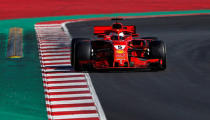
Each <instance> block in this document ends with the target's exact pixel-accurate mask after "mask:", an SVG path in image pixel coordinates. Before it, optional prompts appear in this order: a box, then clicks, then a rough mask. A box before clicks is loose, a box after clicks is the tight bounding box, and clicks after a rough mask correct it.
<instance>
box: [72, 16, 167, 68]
mask: <svg viewBox="0 0 210 120" xmlns="http://www.w3.org/2000/svg"><path fill="white" fill-rule="evenodd" d="M113 20H116V22H115V23H114V24H112V26H95V27H94V34H95V35H96V36H97V37H98V39H95V40H90V39H87V38H75V39H73V40H72V46H71V47H72V54H71V55H72V56H71V58H72V65H73V67H74V68H75V70H79V71H80V70H93V69H115V68H120V69H123V68H149V69H152V70H165V69H166V47H165V44H164V42H163V41H160V40H158V39H157V38H155V37H144V38H141V39H136V37H139V35H138V34H136V28H135V26H134V25H123V24H122V23H119V22H117V20H121V19H119V18H115V19H113Z"/></svg>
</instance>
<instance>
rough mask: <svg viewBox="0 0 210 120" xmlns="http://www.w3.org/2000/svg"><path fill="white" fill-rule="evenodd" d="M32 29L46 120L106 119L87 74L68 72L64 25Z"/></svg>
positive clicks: (68, 44) (66, 41)
mask: <svg viewBox="0 0 210 120" xmlns="http://www.w3.org/2000/svg"><path fill="white" fill-rule="evenodd" d="M62 27H63V28H62ZM61 28H62V29H61ZM35 30H36V33H37V40H38V47H39V56H40V63H41V69H42V78H43V85H44V90H45V99H46V107H47V112H48V119H49V120H106V117H105V115H104V112H103V109H102V107H101V105H100V102H99V100H98V97H97V95H96V93H95V90H94V88H93V85H92V82H91V79H90V77H89V74H88V73H76V72H73V71H72V70H71V59H70V56H71V55H70V54H71V48H70V42H71V37H70V35H69V33H68V32H67V31H66V30H67V29H66V28H65V25H64V24H63V25H62V24H52V22H51V23H50V24H36V25H35Z"/></svg>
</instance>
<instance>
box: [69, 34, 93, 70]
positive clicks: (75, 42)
mask: <svg viewBox="0 0 210 120" xmlns="http://www.w3.org/2000/svg"><path fill="white" fill-rule="evenodd" d="M82 40H90V39H89V38H73V39H72V41H71V65H72V66H73V67H74V68H75V66H74V65H75V49H76V44H77V43H78V42H79V41H82Z"/></svg>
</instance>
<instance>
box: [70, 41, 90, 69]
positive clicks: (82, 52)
mask: <svg viewBox="0 0 210 120" xmlns="http://www.w3.org/2000/svg"><path fill="white" fill-rule="evenodd" d="M91 50H92V45H91V41H90V40H82V41H79V42H77V43H76V44H75V52H74V53H75V55H74V57H75V59H74V60H75V61H74V63H75V64H74V69H75V70H77V71H81V70H91V69H92V64H91V62H90V61H91ZM81 61H82V62H87V63H84V64H82V63H81Z"/></svg>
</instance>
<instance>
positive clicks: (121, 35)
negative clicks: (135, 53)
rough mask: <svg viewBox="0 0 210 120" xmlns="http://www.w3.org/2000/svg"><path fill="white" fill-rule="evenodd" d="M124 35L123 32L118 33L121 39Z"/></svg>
mask: <svg viewBox="0 0 210 120" xmlns="http://www.w3.org/2000/svg"><path fill="white" fill-rule="evenodd" d="M124 36H125V35H124V33H123V32H121V33H119V37H120V39H121V40H123V39H124Z"/></svg>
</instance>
